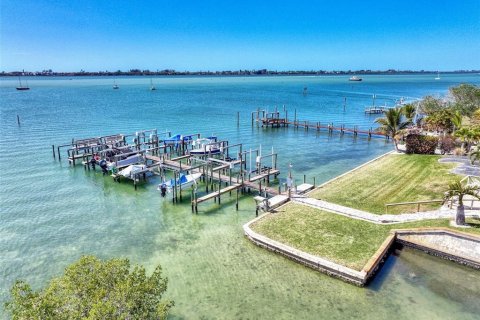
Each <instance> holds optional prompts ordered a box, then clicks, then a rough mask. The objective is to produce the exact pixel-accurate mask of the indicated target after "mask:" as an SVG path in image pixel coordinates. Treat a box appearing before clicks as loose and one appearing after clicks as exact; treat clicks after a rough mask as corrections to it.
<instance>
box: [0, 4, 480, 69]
mask: <svg viewBox="0 0 480 320" xmlns="http://www.w3.org/2000/svg"><path fill="white" fill-rule="evenodd" d="M0 3H1V4H0V5H1V12H0V14H1V19H0V20H1V22H0V36H1V37H0V45H1V49H0V50H1V51H0V53H1V57H0V58H1V60H0V71H2V70H4V71H13V70H21V69H25V70H31V71H33V70H43V69H53V70H55V71H78V70H80V69H84V70H87V71H98V70H118V69H120V70H128V69H131V68H139V69H150V70H157V69H160V70H161V69H167V68H168V69H175V70H179V71H183V70H192V71H194V70H211V71H213V70H238V69H263V68H267V69H270V70H319V69H323V70H340V69H341V70H348V69H352V70H356V69H389V68H393V69H415V70H420V69H425V70H455V69H480V1H479V0H464V1H459V0H456V1H450V0H448V1H442V0H437V1H433V0H431V1H430V0H425V1H420V0H415V1H411V0H403V1H396V0H392V1H386V0H384V1H369V0H366V1H363V0H362V1H359V0H356V1H342V0H337V1H313V0H312V1H302V0H297V1H281V0H278V1H268V0H265V1H261V0H256V1H250V0H241V1H211V0H203V1H181V0H170V1H162V0H158V1H122V0H117V1H102V0H68V1H66V0H62V1H53V0H51V1H44V0H21V1H19V0H1V1H0Z"/></svg>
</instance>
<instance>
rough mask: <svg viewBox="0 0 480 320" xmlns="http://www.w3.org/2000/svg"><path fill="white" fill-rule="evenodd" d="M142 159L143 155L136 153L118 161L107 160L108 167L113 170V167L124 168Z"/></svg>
mask: <svg viewBox="0 0 480 320" xmlns="http://www.w3.org/2000/svg"><path fill="white" fill-rule="evenodd" d="M142 161H143V157H142V155H140V154H134V155H131V156H127V157H126V158H125V159H118V160H116V161H111V162H107V168H108V170H112V169H113V168H122V167H125V166H129V165H132V164H137V163H139V162H142Z"/></svg>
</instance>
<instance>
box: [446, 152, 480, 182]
mask: <svg viewBox="0 0 480 320" xmlns="http://www.w3.org/2000/svg"><path fill="white" fill-rule="evenodd" d="M438 162H441V163H445V162H454V163H458V164H459V165H458V166H456V167H455V168H453V169H452V170H451V172H452V173H456V174H460V175H465V176H475V177H480V167H479V166H478V165H472V163H471V162H470V159H469V158H468V157H465V156H445V157H443V158H440V159H439V160H438Z"/></svg>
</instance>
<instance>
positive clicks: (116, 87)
mask: <svg viewBox="0 0 480 320" xmlns="http://www.w3.org/2000/svg"><path fill="white" fill-rule="evenodd" d="M112 88H113V89H118V88H119V86H118V85H117V81H116V80H113V87H112Z"/></svg>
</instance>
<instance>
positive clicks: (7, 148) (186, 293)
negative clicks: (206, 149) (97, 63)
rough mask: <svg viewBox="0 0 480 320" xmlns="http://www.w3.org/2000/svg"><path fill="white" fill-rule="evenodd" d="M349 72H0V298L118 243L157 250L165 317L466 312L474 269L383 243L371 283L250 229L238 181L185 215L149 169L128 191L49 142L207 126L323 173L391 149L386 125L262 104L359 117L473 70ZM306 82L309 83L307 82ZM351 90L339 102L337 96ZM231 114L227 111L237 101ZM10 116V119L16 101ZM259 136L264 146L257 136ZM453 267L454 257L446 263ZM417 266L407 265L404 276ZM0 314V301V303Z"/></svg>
mask: <svg viewBox="0 0 480 320" xmlns="http://www.w3.org/2000/svg"><path fill="white" fill-rule="evenodd" d="M346 78H348V77H345V76H343V77H258V78H243V77H232V78H225V77H219V78H216V77H212V78H201V77H192V78H182V77H178V78H155V79H154V83H155V85H156V87H157V90H156V91H153V92H152V91H149V90H148V88H149V85H150V79H149V78H145V77H136V78H135V77H133V78H117V79H116V82H117V83H118V84H119V86H120V89H119V90H112V89H111V86H112V84H113V79H111V78H73V79H72V80H68V78H53V79H52V78H45V79H39V78H35V79H30V80H29V85H30V87H31V90H30V91H27V92H17V91H16V90H14V87H15V85H16V80H15V79H10V78H2V79H1V85H0V107H1V109H0V110H1V121H2V125H1V126H0V130H1V137H2V138H1V141H0V180H1V184H0V197H1V198H0V216H1V221H2V223H1V224H0V252H1V255H0V279H1V280H0V283H1V285H0V302H2V303H3V302H4V301H5V300H6V299H7V297H8V288H9V287H10V286H11V285H12V283H13V281H14V280H15V279H17V278H23V279H26V280H28V281H29V282H31V283H32V284H33V285H34V286H35V287H40V286H42V285H44V284H45V283H46V282H47V281H48V280H49V279H50V278H51V277H53V276H55V275H58V274H61V272H62V270H63V268H65V266H66V265H68V264H69V263H70V262H72V261H74V260H76V259H78V257H79V256H80V255H82V254H96V255H98V256H100V257H104V258H108V257H118V256H122V257H128V258H130V259H131V260H132V261H133V262H135V263H141V264H143V265H145V266H146V267H147V268H148V269H149V270H152V269H153V268H154V266H155V265H156V264H158V263H161V264H162V266H163V268H164V271H165V274H166V275H167V276H168V277H169V289H168V296H169V297H170V298H172V299H174V300H175V302H176V306H175V308H174V309H173V310H172V317H173V318H178V319H184V318H185V319H196V318H205V319H206V318H208V319H212V318H213V319H215V318H218V319H225V318H242V319H258V318H280V319H281V318H293V317H295V318H302V319H310V318H311V319H314V318H315V319H318V317H319V315H321V316H322V317H325V318H330V319H345V318H353V317H356V318H370V319H384V318H387V317H392V318H405V319H408V318H446V319H452V318H456V319H473V318H474V317H475V315H476V314H478V307H477V306H476V304H475V303H472V301H474V300H475V299H476V297H477V296H478V295H479V294H480V287H479V285H478V283H480V281H478V280H480V279H479V273H478V271H474V270H470V269H468V268H464V267H461V266H458V265H456V264H453V263H450V262H446V261H443V260H440V259H437V258H433V257H429V256H426V255H423V254H419V253H417V252H415V251H409V250H404V251H402V252H401V253H400V255H399V256H398V257H396V256H394V257H391V258H390V259H389V260H388V261H387V264H386V266H385V267H384V268H383V269H382V271H381V272H380V274H379V276H378V277H377V279H376V280H375V281H374V282H373V283H372V284H371V285H370V287H369V288H367V289H361V288H356V287H354V286H351V285H349V284H346V283H343V282H342V281H339V280H336V279H332V278H330V277H328V276H325V275H323V274H319V273H317V272H315V271H312V270H309V269H307V268H304V267H302V266H300V265H298V264H296V263H293V262H291V261H289V260H287V259H285V258H283V257H280V256H276V255H274V254H272V253H270V252H267V251H265V250H263V249H260V248H257V247H256V246H254V245H253V244H251V243H250V242H249V241H247V240H246V239H245V238H244V237H243V234H242V229H241V226H242V225H243V224H244V223H245V222H247V221H248V220H250V219H251V218H253V217H254V214H255V213H254V202H253V200H252V199H251V197H249V196H244V197H242V198H241V201H240V210H239V211H238V212H237V211H235V200H234V197H232V198H229V197H228V196H226V197H225V198H224V199H223V201H222V206H221V207H218V206H217V205H216V204H214V203H212V202H208V203H205V204H201V205H200V206H199V210H200V212H199V214H198V215H193V214H192V213H191V208H190V205H189V203H188V197H187V200H185V201H184V202H183V203H182V204H179V205H173V204H172V202H171V200H170V199H163V198H161V197H160V196H159V195H158V193H157V191H156V190H155V182H156V180H155V179H152V180H150V182H149V183H148V184H146V185H142V186H141V187H140V188H139V189H138V190H137V191H135V190H134V189H133V186H132V185H131V184H128V183H120V184H118V183H113V181H112V180H111V179H110V178H109V177H103V176H102V175H101V174H100V173H98V172H96V173H95V172H85V171H84V170H83V168H82V167H81V166H77V167H75V168H72V167H69V166H68V163H67V162H66V160H65V155H63V156H64V157H63V159H62V162H58V161H55V160H54V159H53V158H52V154H51V145H52V144H61V143H67V142H68V141H70V140H71V138H73V137H75V138H82V137H90V136H99V135H103V134H111V133H132V132H135V131H137V130H140V129H151V128H158V129H159V130H160V131H161V130H165V129H168V130H171V131H173V133H197V132H200V133H202V134H204V135H209V134H212V133H213V134H216V135H219V136H220V137H222V138H226V139H229V140H230V142H231V143H237V142H242V143H244V144H245V148H247V149H248V148H256V147H258V146H259V144H261V145H262V148H263V150H270V149H271V148H272V146H273V147H274V149H275V150H277V151H278V152H279V165H280V169H281V170H282V172H283V175H282V176H283V177H285V174H286V172H287V171H288V163H289V162H292V163H293V169H292V170H293V173H294V177H295V178H296V180H297V182H300V181H301V180H302V179H303V174H306V175H307V179H308V180H309V181H310V182H312V179H313V177H316V182H317V183H320V182H323V181H326V180H328V179H329V178H332V177H334V176H336V175H338V174H340V173H342V172H345V171H346V170H349V169H351V168H353V167H355V166H357V165H359V164H361V163H363V162H365V161H367V160H369V159H372V158H374V157H375V156H378V155H380V154H382V153H385V152H387V151H389V150H391V149H392V147H391V145H390V144H388V143H386V142H385V141H384V140H383V139H372V140H370V141H368V140H366V139H364V138H361V137H359V138H357V139H353V137H351V136H348V135H345V136H343V137H341V136H339V135H333V136H328V134H326V133H320V134H318V133H315V132H312V131H310V132H306V131H304V130H294V129H292V128H289V129H283V128H282V129H262V128H256V127H255V128H252V127H251V126H250V112H251V111H253V110H254V109H256V108H257V107H262V108H267V107H268V108H269V109H270V110H272V109H273V108H274V106H275V105H276V106H278V107H279V108H280V109H282V108H283V105H286V107H287V109H288V110H289V117H293V110H294V109H295V108H296V109H297V114H298V118H299V119H305V120H311V121H321V122H325V123H326V122H334V123H335V124H345V125H346V126H347V127H348V126H353V125H358V126H360V127H361V128H369V127H370V126H372V125H373V120H374V119H375V117H374V116H365V115H364V113H363V109H364V107H365V106H366V105H369V104H371V103H372V101H371V100H372V99H371V98H372V94H373V93H375V94H377V103H378V104H383V103H384V102H387V103H388V104H389V105H391V104H392V102H393V100H394V99H398V98H400V97H402V96H403V97H406V98H409V99H414V98H419V97H421V96H423V95H425V94H427V93H428V94H442V93H445V92H446V90H447V89H448V87H449V86H451V85H454V84H457V83H461V82H473V83H476V84H479V83H480V79H479V77H478V76H477V75H445V76H442V80H440V81H435V80H433V78H434V76H430V75H428V76H368V77H367V76H366V77H364V81H363V82H362V83H355V84H352V83H349V82H348V81H346ZM305 86H307V87H308V94H307V95H306V96H304V95H302V91H303V88H304V87H305ZM344 97H347V107H346V112H343V101H344ZM237 111H239V112H240V113H241V115H240V119H241V124H240V126H239V127H237V125H236V113H237ZM17 114H19V115H20V118H21V126H17V124H16V115H17ZM265 152H266V151H265ZM444 270H449V272H444ZM412 273H414V276H412ZM0 315H1V314H0Z"/></svg>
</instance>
